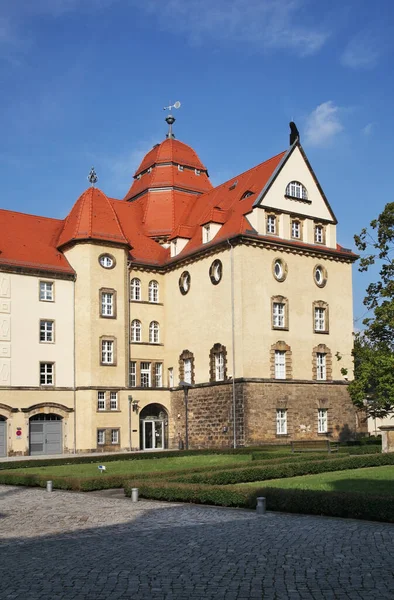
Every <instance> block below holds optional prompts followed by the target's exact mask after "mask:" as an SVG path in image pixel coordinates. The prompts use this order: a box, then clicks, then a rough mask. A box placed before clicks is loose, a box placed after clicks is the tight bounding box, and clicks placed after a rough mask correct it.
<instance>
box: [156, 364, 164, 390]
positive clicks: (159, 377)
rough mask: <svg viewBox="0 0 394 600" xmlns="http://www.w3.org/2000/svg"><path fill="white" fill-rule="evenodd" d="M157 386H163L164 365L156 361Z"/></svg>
mask: <svg viewBox="0 0 394 600" xmlns="http://www.w3.org/2000/svg"><path fill="white" fill-rule="evenodd" d="M155 387H163V365H162V364H161V363H155Z"/></svg>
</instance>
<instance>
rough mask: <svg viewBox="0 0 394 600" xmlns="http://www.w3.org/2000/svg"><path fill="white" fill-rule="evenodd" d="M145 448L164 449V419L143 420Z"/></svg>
mask: <svg viewBox="0 0 394 600" xmlns="http://www.w3.org/2000/svg"><path fill="white" fill-rule="evenodd" d="M142 427H143V429H142V432H143V449H144V450H163V448H164V423H163V421H142Z"/></svg>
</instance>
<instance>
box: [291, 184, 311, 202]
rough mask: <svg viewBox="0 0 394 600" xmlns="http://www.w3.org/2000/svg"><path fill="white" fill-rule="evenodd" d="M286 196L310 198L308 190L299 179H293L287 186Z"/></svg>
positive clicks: (299, 198)
mask: <svg viewBox="0 0 394 600" xmlns="http://www.w3.org/2000/svg"><path fill="white" fill-rule="evenodd" d="M286 196H289V198H297V199H298V200H308V192H307V191H306V188H305V187H304V186H303V185H302V183H300V182H299V181H291V182H290V183H289V185H288V186H287V188H286Z"/></svg>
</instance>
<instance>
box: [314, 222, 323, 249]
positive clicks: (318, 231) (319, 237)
mask: <svg viewBox="0 0 394 600" xmlns="http://www.w3.org/2000/svg"><path fill="white" fill-rule="evenodd" d="M315 242H316V243H317V244H323V243H324V227H323V225H315Z"/></svg>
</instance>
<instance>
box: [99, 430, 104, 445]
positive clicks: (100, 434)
mask: <svg viewBox="0 0 394 600" xmlns="http://www.w3.org/2000/svg"><path fill="white" fill-rule="evenodd" d="M97 444H98V445H99V446H102V445H103V444H105V429H97Z"/></svg>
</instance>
